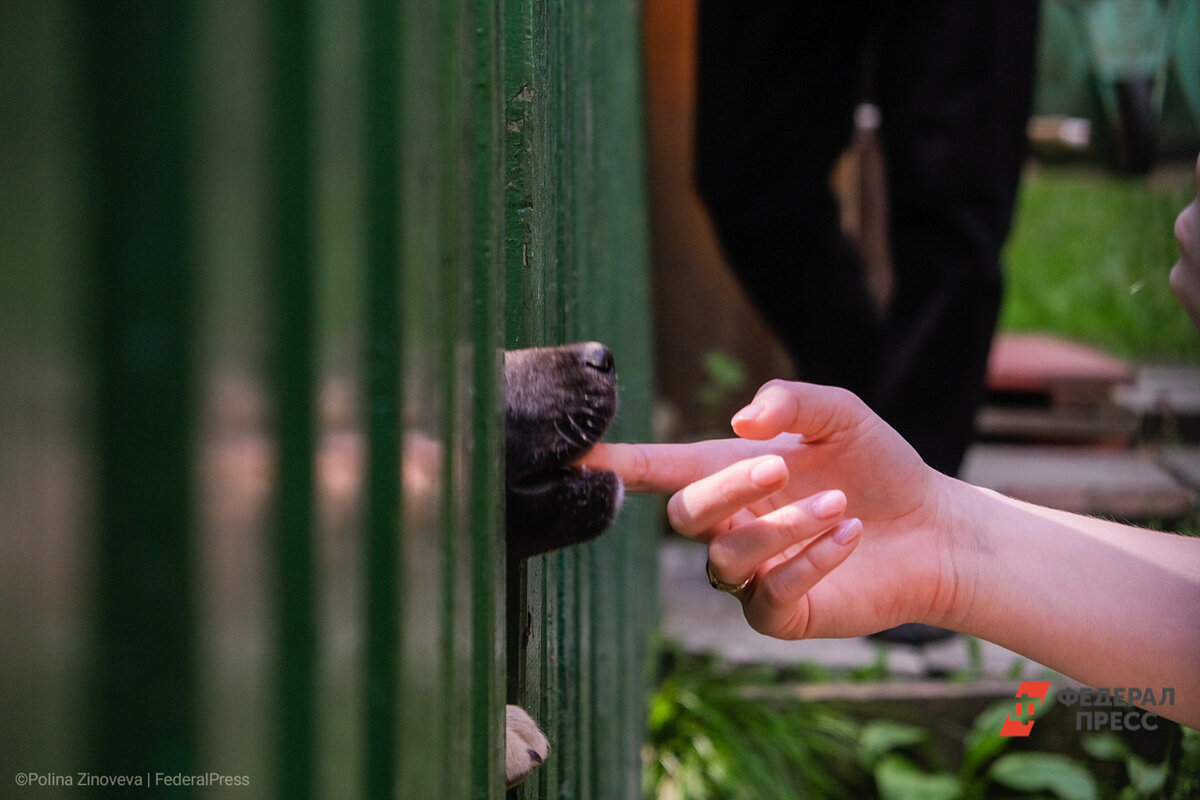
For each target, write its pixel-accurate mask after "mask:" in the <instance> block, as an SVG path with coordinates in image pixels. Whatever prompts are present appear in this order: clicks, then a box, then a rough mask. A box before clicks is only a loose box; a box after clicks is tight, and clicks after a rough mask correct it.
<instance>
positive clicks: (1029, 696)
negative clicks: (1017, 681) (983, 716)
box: [1000, 681, 1050, 736]
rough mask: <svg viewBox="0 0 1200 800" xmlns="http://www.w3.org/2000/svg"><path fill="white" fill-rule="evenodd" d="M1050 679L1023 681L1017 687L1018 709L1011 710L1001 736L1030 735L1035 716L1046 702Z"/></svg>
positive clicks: (1001, 729)
mask: <svg viewBox="0 0 1200 800" xmlns="http://www.w3.org/2000/svg"><path fill="white" fill-rule="evenodd" d="M1049 691H1050V681H1021V685H1020V686H1018V687H1017V707H1016V711H1015V712H1012V711H1010V712H1009V714H1008V716H1007V717H1005V719H1004V726H1003V727H1001V728H1000V735H1001V736H1028V735H1029V732H1030V731H1031V730H1033V717H1034V715H1035V714H1036V713H1037V710H1038V709H1039V708H1040V707H1041V706H1042V704H1043V703H1045V702H1046V694H1047V692H1049Z"/></svg>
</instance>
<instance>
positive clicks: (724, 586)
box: [704, 561, 754, 594]
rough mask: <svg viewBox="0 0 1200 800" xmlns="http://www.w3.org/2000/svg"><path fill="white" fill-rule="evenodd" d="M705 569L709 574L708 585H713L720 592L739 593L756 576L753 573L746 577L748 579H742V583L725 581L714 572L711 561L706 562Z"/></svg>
mask: <svg viewBox="0 0 1200 800" xmlns="http://www.w3.org/2000/svg"><path fill="white" fill-rule="evenodd" d="M704 571H705V573H707V574H708V585H709V586H711V587H713V588H714V589H716V590H717V591H718V592H728V593H729V594H737V593H738V592H740V591H742V590H743V589H745V588H746V587H747V586H749V585H750V581H752V580H754V576H753V575H751V576H750V577H749V578H746V580H744V581H742V582H741V583H725V581H723V580H721V579H720V578H718V577H717V576H716V575H714V574H713V571H712V562H711V561H705V562H704Z"/></svg>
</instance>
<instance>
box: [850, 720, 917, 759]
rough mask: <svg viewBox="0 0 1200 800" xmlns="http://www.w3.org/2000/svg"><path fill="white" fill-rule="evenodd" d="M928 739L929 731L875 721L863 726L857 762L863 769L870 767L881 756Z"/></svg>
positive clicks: (895, 723)
mask: <svg viewBox="0 0 1200 800" xmlns="http://www.w3.org/2000/svg"><path fill="white" fill-rule="evenodd" d="M928 739H929V731H927V730H925V729H924V728H918V727H917V726H915V725H905V724H903V723H900V722H891V721H888V720H876V721H873V722H868V723H867V724H866V725H864V726H863V729H862V733H861V734H860V735H859V739H858V761H859V763H860V764H862V765H863V766H864V767H872V766H874V765H875V763H876V762H877V761H879V759H881V758H883V756H885V755H887V754H888V753H890V752H892V751H893V750H899V749H900V748H902V747H911V746H913V745H914V744H920V743H921V742H924V741H926V740H928Z"/></svg>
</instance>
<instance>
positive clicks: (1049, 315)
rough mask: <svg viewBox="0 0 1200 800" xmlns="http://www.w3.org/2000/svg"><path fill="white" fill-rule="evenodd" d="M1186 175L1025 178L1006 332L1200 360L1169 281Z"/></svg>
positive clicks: (1038, 174) (1011, 248) (1009, 252)
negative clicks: (1150, 178) (1053, 336)
mask: <svg viewBox="0 0 1200 800" xmlns="http://www.w3.org/2000/svg"><path fill="white" fill-rule="evenodd" d="M1189 175H1190V170H1182V169H1181V170H1180V172H1179V175H1178V176H1177V177H1175V178H1174V179H1164V180H1162V181H1159V182H1151V181H1148V180H1146V179H1132V178H1119V177H1115V176H1113V175H1111V174H1108V173H1102V172H1096V171H1088V170H1086V169H1081V168H1068V167H1045V168H1040V169H1036V170H1033V171H1031V172H1030V173H1028V175H1027V176H1026V179H1025V181H1024V185H1023V188H1022V190H1021V195H1020V199H1019V202H1018V212H1017V217H1016V220H1015V222H1014V227H1013V232H1012V236H1011V237H1010V239H1009V242H1008V247H1007V249H1006V252H1005V267H1006V272H1007V288H1006V293H1005V304H1004V308H1003V311H1002V313H1001V320H1000V326H1001V328H1002V329H1004V330H1015V331H1043V332H1048V333H1054V334H1057V335H1060V336H1064V337H1067V338H1071V339H1077V340H1080V341H1083V342H1086V343H1089V344H1093V345H1096V346H1100V347H1103V348H1105V349H1107V350H1110V351H1111V352H1114V353H1116V354H1117V355H1120V356H1124V357H1130V358H1139V359H1154V360H1171V361H1176V360H1178V361H1195V360H1197V359H1198V358H1200V345H1198V344H1197V340H1196V334H1195V332H1194V330H1193V329H1192V326H1191V324H1190V323H1189V322H1188V319H1187V316H1186V315H1185V314H1184V313H1183V312H1182V310H1181V309H1180V307H1179V303H1178V302H1177V301H1176V300H1175V297H1174V296H1173V295H1172V293H1171V290H1170V287H1169V286H1168V284H1167V275H1168V273H1169V272H1170V269H1171V266H1172V265H1173V264H1174V263H1175V262H1176V261H1177V260H1178V258H1179V250H1178V246H1177V244H1176V242H1175V238H1174V223H1175V217H1176V215H1178V213H1179V212H1180V211H1181V210H1182V209H1183V207H1184V206H1185V205H1186V204H1187V203H1188V201H1189V200H1190V199H1191V198H1192V197H1195V187H1194V186H1192V181H1191V179H1190V177H1189Z"/></svg>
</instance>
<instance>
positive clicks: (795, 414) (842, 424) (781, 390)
mask: <svg viewBox="0 0 1200 800" xmlns="http://www.w3.org/2000/svg"><path fill="white" fill-rule="evenodd" d="M870 415H871V412H870V410H869V409H868V408H867V406H866V404H865V403H863V401H862V400H860V399H858V397H857V396H856V395H854V394H853V393H852V392H849V391H847V390H846V389H842V388H839V387H836V386H819V385H817V384H813V383H798V382H795V381H781V380H773V381H768V382H767V383H764V384H763V385H762V388H760V389H759V390H758V393H757V394H756V395H754V400H752V401H751V402H750V404H749V405H747V406H746V407H745V408H743V409H742V410H741V411H739V412H737V413H736V414H734V415H733V419H732V420H731V424H732V426H733V430H734V433H736V434H737V435H738V436H741V437H743V438H746V439H770V438H773V437H775V436H778V435H779V434H781V433H799V434H802V435H803V436H804V440H805V441H807V442H814V441H818V440H821V439H825V438H828V437H829V436H832V435H834V434H836V433H838V432H840V431H843V430H846V429H848V428H852V427H854V426H856V425H858V424H860V423H861V422H862V421H863V420H865V419H867V418H868V417H869V416H870Z"/></svg>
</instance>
